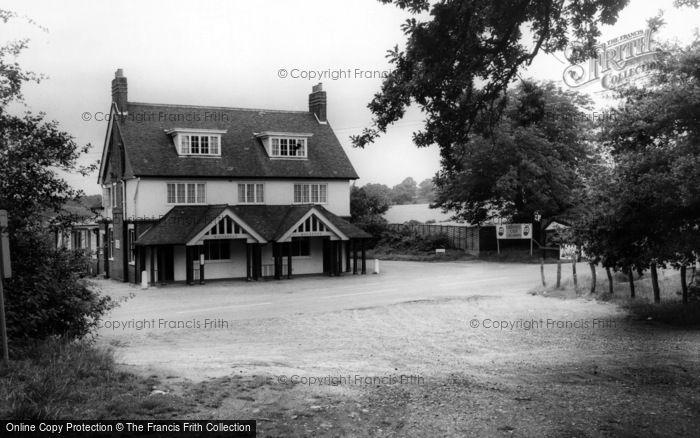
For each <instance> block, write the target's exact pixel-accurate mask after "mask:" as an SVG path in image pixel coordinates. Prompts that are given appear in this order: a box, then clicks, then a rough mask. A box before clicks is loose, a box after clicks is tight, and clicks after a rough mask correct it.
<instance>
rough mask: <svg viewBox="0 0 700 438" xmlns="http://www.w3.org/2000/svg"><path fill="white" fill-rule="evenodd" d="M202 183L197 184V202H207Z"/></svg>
mask: <svg viewBox="0 0 700 438" xmlns="http://www.w3.org/2000/svg"><path fill="white" fill-rule="evenodd" d="M204 187H205V185H204V184H197V202H199V203H200V204H204V203H206V202H207V196H206V190H205V188H204Z"/></svg>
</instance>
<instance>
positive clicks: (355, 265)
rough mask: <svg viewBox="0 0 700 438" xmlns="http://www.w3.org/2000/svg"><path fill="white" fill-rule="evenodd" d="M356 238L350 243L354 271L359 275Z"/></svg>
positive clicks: (354, 273)
mask: <svg viewBox="0 0 700 438" xmlns="http://www.w3.org/2000/svg"><path fill="white" fill-rule="evenodd" d="M355 243H356V240H355V239H352V240H351V241H350V245H351V246H352V273H353V275H357V247H356V246H355Z"/></svg>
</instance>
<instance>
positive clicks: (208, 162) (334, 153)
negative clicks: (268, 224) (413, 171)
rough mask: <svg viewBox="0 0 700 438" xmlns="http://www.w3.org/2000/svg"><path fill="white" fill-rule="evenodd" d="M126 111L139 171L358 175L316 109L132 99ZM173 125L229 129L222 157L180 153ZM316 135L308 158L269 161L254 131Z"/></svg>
mask: <svg viewBox="0 0 700 438" xmlns="http://www.w3.org/2000/svg"><path fill="white" fill-rule="evenodd" d="M128 110H129V111H128V116H125V117H124V118H122V119H118V127H119V130H120V132H121V133H122V135H123V139H124V147H125V149H126V155H127V156H128V159H129V162H130V164H131V169H132V171H133V174H134V175H135V176H160V177H165V176H174V177H231V178H324V179H332V178H339V179H356V178H358V176H357V173H356V172H355V169H354V168H353V167H352V164H351V163H350V160H349V159H348V157H347V155H346V154H345V151H344V150H343V148H342V146H341V145H340V142H339V141H338V139H337V137H336V136H335V134H334V133H333V130H332V128H331V126H330V125H329V124H321V123H319V122H318V121H317V120H316V117H315V116H314V114H313V113H310V112H303V111H269V110H249V109H236V108H218V107H201V106H181V105H160V104H145V103H134V102H129V104H128ZM173 128H186V129H222V130H223V129H225V130H227V133H226V134H223V135H222V138H221V157H217V158H213V157H212V158H209V157H189V158H181V157H179V156H178V154H177V152H176V150H175V146H174V144H173V140H172V137H171V136H170V135H168V134H166V133H165V131H166V130H169V129H173ZM265 131H274V132H293V133H311V134H313V135H312V136H311V137H310V138H309V139H308V143H307V148H308V152H307V154H308V159H307V160H284V159H276V160H271V159H269V158H268V156H267V153H266V152H265V148H264V146H263V145H262V143H261V141H260V140H259V139H258V138H256V137H255V136H254V133H260V132H265Z"/></svg>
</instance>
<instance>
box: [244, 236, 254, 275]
mask: <svg viewBox="0 0 700 438" xmlns="http://www.w3.org/2000/svg"><path fill="white" fill-rule="evenodd" d="M250 245H251V244H250V243H248V242H246V244H245V276H246V280H247V281H250V280H251V279H252V277H253V267H252V266H251V262H252V260H251V259H252V256H251V254H250V253H251V248H250Z"/></svg>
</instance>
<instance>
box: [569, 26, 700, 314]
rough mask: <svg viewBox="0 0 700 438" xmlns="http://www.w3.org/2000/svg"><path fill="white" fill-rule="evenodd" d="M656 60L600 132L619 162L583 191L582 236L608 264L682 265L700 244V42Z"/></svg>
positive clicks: (623, 96) (588, 249) (623, 266)
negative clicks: (644, 81) (649, 73)
mask: <svg viewBox="0 0 700 438" xmlns="http://www.w3.org/2000/svg"><path fill="white" fill-rule="evenodd" d="M657 61H658V63H659V65H660V69H659V71H658V72H657V73H656V74H655V75H653V76H652V77H651V78H650V80H649V83H648V84H647V86H645V87H644V88H641V87H634V86H632V87H628V88H625V89H621V90H620V91H619V97H620V98H621V99H622V102H623V104H622V105H621V107H620V108H619V111H618V113H617V114H616V117H614V119H613V120H610V121H608V123H605V124H604V125H603V130H602V132H601V138H602V139H603V141H604V146H605V148H606V151H607V152H608V154H609V156H610V157H611V160H612V163H613V165H612V166H611V167H609V168H607V169H605V170H604V171H603V172H600V173H599V174H597V175H596V176H595V177H593V178H589V179H588V181H587V187H586V190H585V191H584V192H583V193H584V195H585V196H582V203H581V205H582V207H581V208H580V213H581V214H580V220H579V221H578V223H577V224H576V234H577V239H578V241H579V243H580V244H582V245H583V246H584V249H585V251H586V252H587V253H588V254H591V256H592V257H594V258H595V259H597V260H600V261H602V263H603V265H604V266H609V267H613V268H619V269H628V268H635V269H636V270H638V271H642V270H645V269H648V268H650V267H651V268H652V269H654V268H655V267H656V266H660V267H664V266H665V265H667V264H670V265H672V266H674V267H676V268H680V267H681V266H685V265H687V264H689V263H690V262H692V261H693V260H695V257H696V255H697V251H698V248H700V189H699V188H698V184H697V181H698V179H699V178H700V149H698V144H700V125H698V123H697V121H698V120H699V119H700V69H698V65H700V39H696V41H695V42H693V43H692V44H691V45H690V46H688V47H678V46H670V47H666V50H664V51H662V52H660V53H659V57H658V59H657ZM656 298H657V300H658V299H659V297H658V296H657V297H656Z"/></svg>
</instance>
